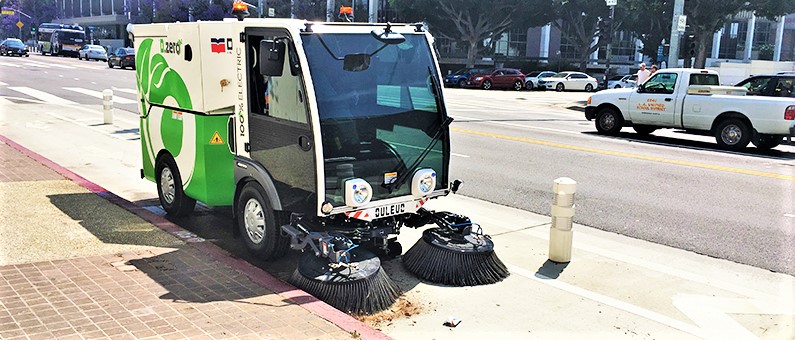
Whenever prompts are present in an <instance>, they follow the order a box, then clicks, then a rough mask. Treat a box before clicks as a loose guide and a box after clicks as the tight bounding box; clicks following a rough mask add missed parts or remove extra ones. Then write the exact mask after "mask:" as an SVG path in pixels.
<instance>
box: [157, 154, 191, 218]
mask: <svg viewBox="0 0 795 340" xmlns="http://www.w3.org/2000/svg"><path fill="white" fill-rule="evenodd" d="M155 174H156V176H157V196H158V198H159V199H160V205H162V206H163V210H165V211H166V213H168V214H169V215H173V216H184V215H187V214H189V213H191V212H192V211H193V208H194V207H195V206H196V200H195V199H193V198H190V197H188V196H186V195H185V192H184V191H183V189H182V177H181V176H180V175H179V169H178V168H177V163H176V162H175V161H174V158H172V157H171V156H170V155H164V156H162V157H160V158H159V159H158V160H157V166H156V167H155Z"/></svg>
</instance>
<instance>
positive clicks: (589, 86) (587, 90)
mask: <svg viewBox="0 0 795 340" xmlns="http://www.w3.org/2000/svg"><path fill="white" fill-rule="evenodd" d="M591 90H593V86H591V84H588V85H585V92H591Z"/></svg>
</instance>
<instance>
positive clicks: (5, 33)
mask: <svg viewBox="0 0 795 340" xmlns="http://www.w3.org/2000/svg"><path fill="white" fill-rule="evenodd" d="M0 6H2V7H4V8H11V9H17V10H22V12H25V14H27V15H30V19H28V18H27V17H25V16H22V15H20V14H18V13H15V14H14V15H3V16H2V18H0V36H2V37H14V38H18V37H19V31H20V29H19V28H18V27H17V26H16V24H17V22H18V21H20V20H21V21H22V23H23V24H25V26H24V27H22V34H23V38H25V39H27V38H28V37H30V28H31V27H32V26H33V27H36V26H38V25H39V24H41V23H43V22H50V21H52V20H53V19H55V18H57V17H58V10H57V6H55V0H4V1H3V2H2V3H0Z"/></svg>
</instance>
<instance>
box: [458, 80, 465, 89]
mask: <svg viewBox="0 0 795 340" xmlns="http://www.w3.org/2000/svg"><path fill="white" fill-rule="evenodd" d="M466 85H467V80H466V79H461V80H459V81H458V87H459V88H462V89H463V88H464V86H466Z"/></svg>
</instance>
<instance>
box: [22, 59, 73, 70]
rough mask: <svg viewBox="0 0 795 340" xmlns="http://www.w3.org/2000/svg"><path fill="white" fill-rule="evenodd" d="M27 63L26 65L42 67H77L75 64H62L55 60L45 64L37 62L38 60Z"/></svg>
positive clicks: (69, 68)
mask: <svg viewBox="0 0 795 340" xmlns="http://www.w3.org/2000/svg"><path fill="white" fill-rule="evenodd" d="M25 64H26V65H30V66H39V67H42V68H49V67H58V68H62V69H67V70H74V69H75V68H74V66H67V65H61V64H58V63H55V62H53V63H49V64H45V63H40V62H37V61H29V62H26V63H25Z"/></svg>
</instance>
